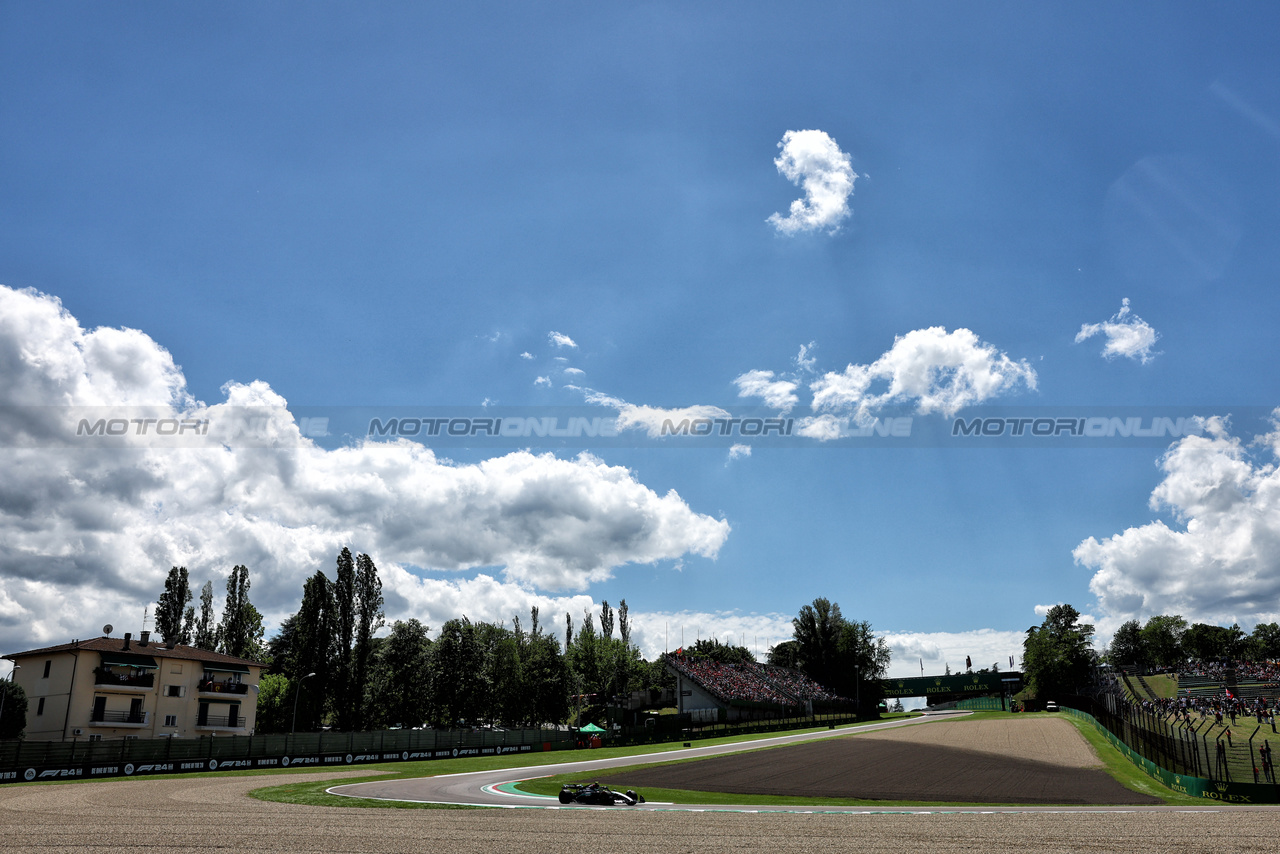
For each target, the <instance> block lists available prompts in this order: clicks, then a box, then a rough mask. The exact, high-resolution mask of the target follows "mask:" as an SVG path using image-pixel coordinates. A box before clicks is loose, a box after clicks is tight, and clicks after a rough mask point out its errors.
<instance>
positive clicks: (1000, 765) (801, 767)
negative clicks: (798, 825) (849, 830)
mask: <svg viewBox="0 0 1280 854" xmlns="http://www.w3.org/2000/svg"><path fill="white" fill-rule="evenodd" d="M618 782H619V783H622V782H625V783H626V785H627V786H628V787H631V788H635V789H638V790H641V791H643V790H644V789H645V788H658V789H685V790H691V791H708V792H728V793H731V794H746V795H792V796H797V797H805V798H813V797H826V798H865V799H869V800H886V801H935V802H943V803H957V804H984V803H988V804H990V803H995V804H1074V805H1086V804H1088V805H1101V804H1121V805H1123V804H1157V803H1160V801H1159V800H1157V799H1156V798H1154V797H1151V796H1150V795H1143V794H1140V793H1138V792H1133V791H1130V790H1129V789H1126V788H1125V787H1124V786H1121V785H1120V784H1119V783H1117V782H1116V781H1115V780H1113V779H1112V778H1111V777H1110V776H1109V775H1108V774H1107V773H1106V772H1105V771H1104V770H1102V763H1101V762H1100V761H1099V760H1098V758H1097V756H1096V755H1095V754H1094V752H1093V749H1092V748H1091V747H1090V746H1089V744H1088V742H1086V741H1085V740H1084V738H1083V737H1081V735H1080V733H1079V732H1077V731H1076V729H1075V727H1073V726H1072V725H1071V724H1070V723H1068V722H1067V721H1065V720H1063V719H1061V718H1056V717H1044V716H1040V715H1036V716H1028V717H1026V718H1021V719H1014V720H990V721H966V720H957V721H947V722H939V723H928V724H921V725H916V726H909V727H901V728H899V729H889V730H882V731H879V732H869V733H864V734H861V735H851V736H849V737H848V738H837V739H826V740H823V741H820V742H812V743H809V744H799V745H795V746H790V747H779V748H773V749H768V750H760V751H755V752H752V753H740V754H736V755H732V756H721V757H716V758H713V759H702V760H698V761H695V762H681V763H676V764H672V765H661V766H655V767H653V768H650V769H646V770H643V771H638V772H635V773H633V774H632V773H629V774H627V775H626V777H625V779H619V780H618Z"/></svg>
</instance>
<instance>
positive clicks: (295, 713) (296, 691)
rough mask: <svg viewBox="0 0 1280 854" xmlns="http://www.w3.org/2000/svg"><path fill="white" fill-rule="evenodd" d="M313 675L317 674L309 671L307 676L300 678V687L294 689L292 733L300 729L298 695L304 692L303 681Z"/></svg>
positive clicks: (290, 730)
mask: <svg viewBox="0 0 1280 854" xmlns="http://www.w3.org/2000/svg"><path fill="white" fill-rule="evenodd" d="M312 676H315V674H314V673H308V674H307V675H306V676H303V677H302V678H301V679H299V680H298V687H297V688H295V689H294V691H293V726H292V727H291V728H290V729H289V732H290V733H295V732H297V731H298V697H299V696H300V695H301V694H302V683H303V682H306V681H307V680H308V679H310V678H311V677H312Z"/></svg>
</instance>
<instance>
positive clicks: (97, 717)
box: [89, 709, 149, 727]
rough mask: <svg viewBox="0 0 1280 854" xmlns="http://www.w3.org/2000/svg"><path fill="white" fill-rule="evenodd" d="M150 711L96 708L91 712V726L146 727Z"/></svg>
mask: <svg viewBox="0 0 1280 854" xmlns="http://www.w3.org/2000/svg"><path fill="white" fill-rule="evenodd" d="M148 714H149V713H148V712H130V711H125V710H120V711H108V710H105V709H103V710H98V709H94V710H93V712H91V713H90V714H89V726H124V727H144V726H146V725H147V715H148Z"/></svg>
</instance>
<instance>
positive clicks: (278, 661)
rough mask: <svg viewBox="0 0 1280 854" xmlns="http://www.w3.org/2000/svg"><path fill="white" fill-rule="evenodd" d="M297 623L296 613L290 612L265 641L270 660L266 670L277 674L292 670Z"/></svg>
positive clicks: (284, 673) (285, 673) (287, 672)
mask: <svg viewBox="0 0 1280 854" xmlns="http://www.w3.org/2000/svg"><path fill="white" fill-rule="evenodd" d="M297 623H298V615H297V614H290V615H289V616H288V617H285V618H284V619H283V620H281V621H280V628H279V629H278V630H277V631H276V633H275V634H274V635H272V636H271V638H270V639H269V640H268V641H267V657H268V658H269V659H270V660H271V668H270V670H269V671H268V672H270V673H276V674H279V675H287V674H289V673H291V672H292V664H293V657H294V641H295V639H296V634H297Z"/></svg>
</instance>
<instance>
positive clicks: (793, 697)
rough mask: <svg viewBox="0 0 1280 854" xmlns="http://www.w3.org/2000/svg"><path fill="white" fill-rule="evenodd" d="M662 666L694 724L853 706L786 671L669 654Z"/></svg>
mask: <svg viewBox="0 0 1280 854" xmlns="http://www.w3.org/2000/svg"><path fill="white" fill-rule="evenodd" d="M664 661H665V664H666V667H667V669H668V670H669V671H670V672H671V673H673V674H674V675H675V677H676V689H677V690H676V696H677V704H678V705H677V708H678V709H679V711H680V712H681V713H682V714H684V713H688V714H689V715H690V716H691V717H692V718H693V720H695V721H705V722H713V721H715V722H726V721H739V720H759V719H761V718H771V717H780V716H782V715H795V714H806V715H809V714H813V711H814V705H815V703H816V704H818V705H820V706H825V707H828V708H834V707H848V706H852V705H853V702H852V701H851V700H847V699H845V698H843V697H838V696H836V695H835V694H832V693H830V692H829V691H827V690H826V689H825V688H823V687H822V686H821V685H819V684H818V683H817V682H815V681H814V680H813V679H811V678H809V677H808V676H806V675H805V674H803V673H800V672H799V671H796V670H791V669H789V668H786V667H779V666H777V665H773V664H757V663H754V662H744V663H740V664H721V663H718V662H715V661H712V660H710V659H706V658H693V657H688V656H684V655H680V654H677V653H671V654H669V655H667V656H666V658H665V659H664Z"/></svg>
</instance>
